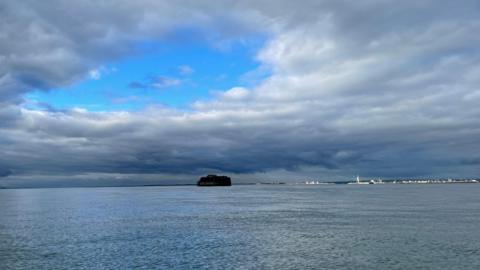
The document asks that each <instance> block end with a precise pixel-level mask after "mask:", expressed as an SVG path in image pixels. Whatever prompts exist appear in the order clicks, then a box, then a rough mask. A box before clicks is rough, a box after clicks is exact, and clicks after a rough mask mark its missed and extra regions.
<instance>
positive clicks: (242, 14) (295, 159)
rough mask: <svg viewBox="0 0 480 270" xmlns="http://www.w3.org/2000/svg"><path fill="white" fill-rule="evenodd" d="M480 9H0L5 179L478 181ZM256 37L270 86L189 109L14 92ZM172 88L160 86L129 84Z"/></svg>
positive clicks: (213, 4)
mask: <svg viewBox="0 0 480 270" xmlns="http://www.w3.org/2000/svg"><path fill="white" fill-rule="evenodd" d="M227 7H228V8H227ZM225 10H228V12H226V13H225V12H224V11H225ZM479 10H480V9H479V4H478V2H477V1H462V2H461V3H455V4H452V3H450V2H448V1H402V2H398V1H361V2H352V1H304V2H302V5H298V4H295V3H293V2H291V1H285V2H281V1H280V2H279V1H250V2H249V1H242V2H240V3H234V4H232V3H228V2H226V1H209V2H205V1H204V2H202V3H197V2H195V1H182V2H179V3H175V5H172V4H169V3H167V2H160V1H140V2H128V1H125V2H117V1H114V2H113V1H112V2H109V1H104V2H101V3H94V2H87V1H78V2H72V1H68V2H63V1H51V2H48V3H47V2H45V1H42V2H41V3H40V2H39V3H37V2H34V1H32V2H29V1H24V2H18V1H4V2H2V3H1V4H0V13H1V14H0V18H2V19H1V20H2V23H1V24H0V33H1V35H0V105H1V107H0V153H1V155H0V176H2V179H3V181H5V179H13V180H15V181H27V180H28V179H43V180H45V181H46V179H58V181H68V180H65V179H68V178H70V177H72V178H74V179H76V180H75V181H77V180H79V179H86V181H93V180H92V179H97V180H98V181H106V180H105V179H108V178H109V177H111V178H118V179H120V180H119V181H127V182H128V181H136V180H137V181H138V180H139V179H150V180H151V179H154V178H155V177H160V178H162V179H177V178H178V179H180V178H181V177H186V178H189V177H191V175H199V174H204V173H208V172H226V173H234V174H235V175H237V176H238V177H241V176H242V175H247V176H249V177H260V176H259V175H262V176H261V177H265V175H269V174H270V175H273V176H275V177H280V178H281V177H282V175H286V176H288V177H292V175H300V176H308V177H322V176H325V177H336V178H335V179H339V178H343V179H345V178H349V177H351V176H353V175H355V174H357V173H360V174H361V175H365V176H372V177H375V176H378V177H396V176H412V177H413V176H446V177H447V176H448V177H455V176H475V175H478V174H479V173H480V171H479V167H478V162H477V161H478V153H479V152H480V143H479V140H478V138H480V126H479V122H478V119H479V118H480V109H479V108H478V103H479V102H480V90H479V89H480V88H479V86H480V79H479V78H480V68H479V66H480V65H479V64H480V50H479V49H478V48H480V38H479V37H478V35H475V34H474V33H478V32H479V30H480V18H479V16H478V14H479V13H478V11H479ZM175 29H177V30H178V29H190V30H189V31H187V32H188V33H196V34H195V35H194V36H195V38H193V39H192V38H185V37H182V35H180V36H179V35H178V34H177V35H175V34H172V33H175ZM258 31H260V32H263V33H268V36H269V37H270V39H269V41H268V42H267V44H265V46H264V47H263V48H262V49H261V50H260V51H259V53H258V55H257V59H258V60H259V61H260V62H261V64H262V65H263V66H262V67H261V68H267V69H268V70H271V71H272V74H271V76H269V77H268V78H266V79H265V80H263V81H262V82H261V83H259V84H258V85H257V86H255V87H252V88H242V87H235V88H232V89H229V90H228V89H225V90H226V91H225V92H220V93H217V95H216V96H215V98H214V99H212V100H210V101H207V102H200V101H199V102H196V103H195V104H193V105H192V108H191V110H189V111H177V110H173V109H171V108H164V107H150V108H146V109H145V110H143V111H139V112H96V113H94V112H88V111H86V110H83V109H71V110H66V111H56V110H44V111H38V110H28V109H25V108H24V107H23V105H22V94H24V93H26V92H28V91H31V90H33V89H41V90H49V89H52V88H56V87H60V86H63V85H68V84H70V83H72V82H75V81H78V80H80V79H82V78H84V77H85V76H86V75H87V74H88V72H89V71H90V70H92V69H95V68H97V67H98V66H101V65H102V64H105V63H108V62H109V61H114V60H118V59H121V58H122V57H125V56H131V55H135V54H136V53H140V52H139V51H138V48H142V46H141V45H142V43H143V42H147V43H148V41H152V40H159V39H161V40H168V39H173V40H176V41H179V40H180V41H181V42H195V41H198V39H203V40H204V41H206V42H210V44H211V45H212V46H219V47H222V46H228V43H229V42H230V40H231V39H232V38H233V39H234V38H238V39H241V38H242V37H245V36H248V35H249V34H250V33H254V32H258ZM180 33H185V31H183V32H182V31H180ZM222 44H223V45H222ZM152 72H153V71H152ZM178 83H180V81H179V80H176V79H175V78H166V77H161V76H160V77H152V78H148V79H147V80H145V81H136V82H132V83H131V84H130V85H129V86H130V87H132V88H164V87H167V86H173V85H176V84H178ZM176 177H177V178H176ZM99 179H100V180H99ZM102 179H103V180H102ZM13 180H12V181H13ZM150 180H149V181H150ZM52 181H53V180H52ZM55 181H57V180H55ZM79 181H80V180H79ZM122 183H123V182H122Z"/></svg>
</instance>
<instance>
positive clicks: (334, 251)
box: [0, 184, 480, 270]
mask: <svg viewBox="0 0 480 270" xmlns="http://www.w3.org/2000/svg"><path fill="white" fill-rule="evenodd" d="M0 269H2V270H5V269H480V184H431V185H428V184H425V185H401V184H385V185H238V186H232V187H196V186H170V187H160V186H159V187H106V188H43V189H4V190H0Z"/></svg>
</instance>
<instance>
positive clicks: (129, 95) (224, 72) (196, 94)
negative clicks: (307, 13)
mask: <svg viewBox="0 0 480 270" xmlns="http://www.w3.org/2000/svg"><path fill="white" fill-rule="evenodd" d="M264 41H265V39H262V38H258V37H256V38H252V39H249V40H247V41H245V40H242V41H237V42H233V43H232V44H230V46H229V47H228V48H227V49H225V48H224V49H217V48H214V47H212V46H210V45H209V44H207V43H190V44H178V43H174V44H172V43H156V45H155V46H154V44H148V46H149V47H150V48H153V47H155V49H151V50H148V51H149V53H146V54H142V55H135V56H134V57H130V58H126V59H123V60H122V61H119V62H116V63H111V64H108V65H104V66H100V67H98V68H97V69H93V70H91V71H90V72H89V74H88V76H87V78H86V79H85V80H83V81H80V82H77V83H75V84H73V85H70V86H68V87H64V88H59V89H52V90H50V91H40V90H37V91H34V92H30V93H29V94H27V95H26V99H27V100H28V102H27V105H26V106H27V107H29V108H32V109H46V108H50V109H51V108H55V109H69V108H73V107H81V108H85V109H87V110H90V111H115V110H129V111H132V110H140V109H142V108H144V107H146V106H149V105H162V106H170V107H175V108H180V109H183V108H187V107H188V105H189V104H191V103H192V102H194V101H196V100H205V99H209V98H210V97H211V95H212V92H216V91H225V90H228V89H230V88H232V87H235V86H244V87H245V86H247V87H248V86H252V85H254V84H256V83H258V80H261V79H262V78H264V77H266V76H268V74H263V76H260V78H256V80H254V81H252V80H251V79H250V78H249V79H246V78H245V76H244V75H245V74H246V73H248V72H250V71H252V70H255V69H257V68H259V66H260V63H259V62H258V61H256V60H255V55H256V53H257V52H258V50H259V49H260V48H261V47H262V46H263V44H264Z"/></svg>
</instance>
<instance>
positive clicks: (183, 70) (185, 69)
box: [178, 65, 195, 76]
mask: <svg viewBox="0 0 480 270" xmlns="http://www.w3.org/2000/svg"><path fill="white" fill-rule="evenodd" d="M178 72H179V73H180V75H183V76H186V75H190V74H192V73H194V72H195V70H194V69H193V68H192V67H190V66H188V65H181V66H178Z"/></svg>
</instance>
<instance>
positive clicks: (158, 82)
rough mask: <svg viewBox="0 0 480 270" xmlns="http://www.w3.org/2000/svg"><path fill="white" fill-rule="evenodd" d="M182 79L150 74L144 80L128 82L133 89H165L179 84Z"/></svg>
mask: <svg viewBox="0 0 480 270" xmlns="http://www.w3.org/2000/svg"><path fill="white" fill-rule="evenodd" d="M181 83H182V80H180V79H177V78H173V77H167V76H149V77H148V78H147V80H145V81H143V82H138V81H133V82H130V83H129V84H128V87H129V88H132V89H163V88H169V87H174V86H178V85H180V84H181Z"/></svg>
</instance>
